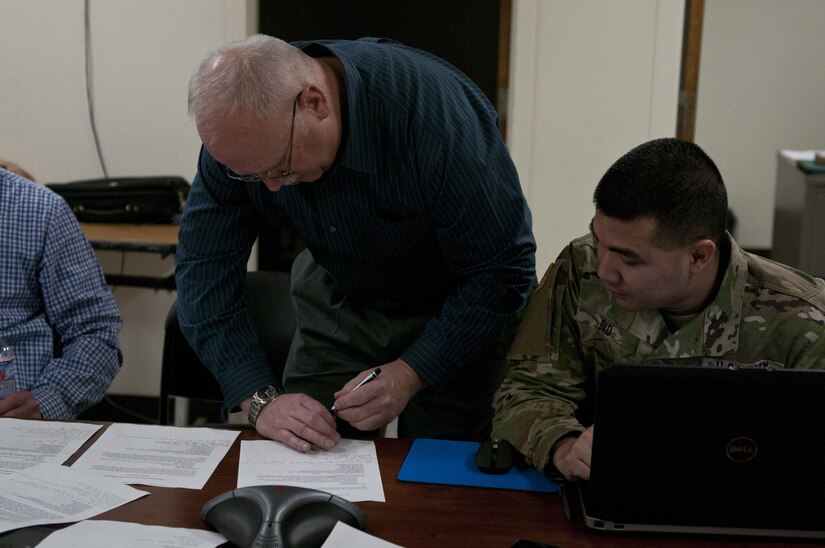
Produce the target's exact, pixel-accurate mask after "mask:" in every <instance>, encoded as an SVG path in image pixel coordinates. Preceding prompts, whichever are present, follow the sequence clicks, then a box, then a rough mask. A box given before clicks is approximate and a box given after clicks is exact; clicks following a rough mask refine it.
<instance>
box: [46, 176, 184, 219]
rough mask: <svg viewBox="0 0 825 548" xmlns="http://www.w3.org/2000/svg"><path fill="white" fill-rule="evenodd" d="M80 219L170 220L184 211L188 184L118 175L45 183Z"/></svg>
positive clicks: (156, 178)
mask: <svg viewBox="0 0 825 548" xmlns="http://www.w3.org/2000/svg"><path fill="white" fill-rule="evenodd" d="M46 186H47V187H49V188H50V189H51V190H53V191H54V192H56V193H57V194H59V195H60V196H62V197H63V199H64V200H66V203H68V204H69V207H71V208H72V211H73V212H74V214H75V216H76V217H77V218H78V220H80V221H90V222H98V223H171V222H176V221H177V220H178V218H179V216H180V214H181V213H182V212H183V204H184V202H185V201H186V196H188V195H189V183H188V182H186V180H185V179H183V178H181V177H171V176H169V177H121V178H109V179H92V180H86V181H75V182H71V183H62V184H60V183H54V184H49V185H46Z"/></svg>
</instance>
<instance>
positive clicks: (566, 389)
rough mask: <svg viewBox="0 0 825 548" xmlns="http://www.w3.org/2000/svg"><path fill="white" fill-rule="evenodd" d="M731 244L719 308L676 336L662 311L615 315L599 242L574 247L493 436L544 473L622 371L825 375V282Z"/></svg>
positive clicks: (538, 318) (525, 348)
mask: <svg viewBox="0 0 825 548" xmlns="http://www.w3.org/2000/svg"><path fill="white" fill-rule="evenodd" d="M730 243H731V253H730V257H731V258H730V261H729V263H728V266H727V270H726V273H725V274H724V277H723V279H722V282H721V286H720V288H719V291H718V293H717V295H716V298H715V299H714V301H713V302H712V303H711V304H710V305H709V306H708V307H707V308H706V309H705V310H704V311H703V312H701V313H699V314H698V315H697V316H696V317H695V318H693V319H692V320H691V321H690V323H688V324H686V325H684V326H682V327H681V328H680V329H679V330H678V331H676V332H675V333H671V332H670V331H669V330H668V328H667V326H666V325H665V322H664V320H663V318H662V316H661V314H660V313H659V311H658V310H650V311H643V312H635V313H634V312H626V311H624V310H621V309H620V308H619V307H618V306H617V305H616V303H615V302H614V301H613V298H612V297H611V295H610V293H609V292H608V291H607V290H605V289H604V288H603V287H602V285H601V283H600V282H599V279H598V276H597V267H598V260H597V257H596V246H595V244H594V241H593V238H592V236H584V237H582V238H579V239H577V240H574V241H573V242H571V243H570V245H569V246H568V247H567V248H566V249H565V250H564V251H563V252H562V253H561V255H560V256H559V258H558V259H557V261H556V262H555V263H554V264H552V265H551V266H550V268H549V269H548V271H547V274H545V276H544V278H543V279H542V281H541V282H540V283H539V285H538V287H537V288H536V291H535V293H534V294H533V296H532V298H531V300H530V303H529V304H528V308H527V310H526V312H525V316H524V319H523V321H522V323H521V326H520V327H519V332H518V334H517V336H516V339H515V341H514V343H513V346H512V348H511V351H510V356H509V357H510V360H511V361H512V362H513V366H512V367H511V368H510V371H509V372H508V374H507V377H506V378H505V380H504V382H503V383H502V385H501V387H500V388H499V390H498V392H497V393H496V395H495V398H494V401H493V406H494V408H495V412H496V414H495V418H494V420H493V435H494V436H495V437H497V438H501V439H507V440H509V441H511V442H512V443H513V445H514V446H515V447H516V448H517V449H518V450H519V451H520V452H521V453H522V454H524V455H525V456H526V457H527V461H528V462H529V463H530V464H531V465H533V466H535V467H536V468H538V469H539V470H544V469H545V466H546V465H547V463H548V459H549V457H550V451H551V448H552V447H553V444H555V443H556V441H558V440H559V439H560V438H561V437H563V436H565V435H568V434H571V433H576V432H579V431H582V430H583V429H584V426H583V424H585V425H589V424H590V422H589V421H592V418H590V417H589V413H590V409H591V408H592V405H593V401H592V400H593V398H592V396H593V392H594V388H593V387H595V386H596V381H597V378H598V375H599V372H600V371H601V370H602V369H603V368H604V367H605V366H606V365H610V364H613V363H635V364H682V365H706V366H708V365H709V366H724V365H727V364H729V363H731V362H733V363H739V364H753V363H757V362H772V363H773V365H776V366H780V367H794V368H816V369H825V336H823V335H825V325H823V324H825V282H823V281H822V280H821V279H818V278H813V277H811V276H808V275H806V274H804V273H802V272H799V271H797V270H794V269H791V268H789V267H787V266H784V265H780V264H778V263H775V262H772V261H769V260H767V259H764V258H761V257H758V256H755V255H752V254H749V253H746V252H745V251H743V250H742V249H741V248H740V247H739V246H738V245H737V244H736V242H735V241H734V240H733V238H730Z"/></svg>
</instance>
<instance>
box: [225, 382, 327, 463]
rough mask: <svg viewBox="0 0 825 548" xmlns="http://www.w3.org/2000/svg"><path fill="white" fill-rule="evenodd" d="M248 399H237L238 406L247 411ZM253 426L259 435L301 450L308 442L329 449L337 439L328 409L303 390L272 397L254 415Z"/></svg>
mask: <svg viewBox="0 0 825 548" xmlns="http://www.w3.org/2000/svg"><path fill="white" fill-rule="evenodd" d="M251 403H252V398H247V399H245V400H244V401H243V402H241V409H242V410H243V412H244V413H245V414H247V415H248V414H249V406H250V404H251ZM255 429H256V430H257V431H258V433H260V434H261V435H262V436H266V437H267V438H269V439H273V440H276V441H280V442H281V443H284V444H286V445H288V446H290V447H292V448H293V449H297V450H298V451H301V452H303V453H306V452H308V451H309V450H310V449H311V448H312V446H315V447H320V448H322V449H332V448H333V447H335V445H336V444H337V443H338V442H339V441H341V435H340V434H338V432H337V431H336V430H335V418H334V417H333V416H332V413H330V412H329V410H328V409H327V408H326V407H324V406H323V405H321V403H320V402H319V401H317V400H314V399H312V398H310V397H309V396H307V395H306V394H281V395H280V396H278V397H277V398H275V399H274V400H272V402H271V403H269V404H268V405H266V406H265V407H264V408H263V409H262V410H261V414H260V415H258V420H257V422H256V423H255Z"/></svg>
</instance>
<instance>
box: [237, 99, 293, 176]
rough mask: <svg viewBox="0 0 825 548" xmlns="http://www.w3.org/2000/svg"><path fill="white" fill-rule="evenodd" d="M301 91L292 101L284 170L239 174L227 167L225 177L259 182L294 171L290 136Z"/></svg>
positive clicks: (291, 135) (290, 173)
mask: <svg viewBox="0 0 825 548" xmlns="http://www.w3.org/2000/svg"><path fill="white" fill-rule="evenodd" d="M303 92H304V91H303V90H301V91H300V92H299V93H298V95H296V96H295V100H294V101H293V102H292V127H290V129H289V152H288V153H287V160H286V171H264V172H263V173H250V174H247V175H240V174H238V173H235V172H234V171H232V170H231V169H229V168H228V167H227V168H226V176H227V177H229V178H230V179H235V180H236V181H243V182H245V183H261V182H263V181H264V179H284V178H286V177H289V176H290V175H293V174H294V173H295V172H294V171H292V138H293V136H294V135H295V112H296V109H297V107H298V98H300V97H301V93H303Z"/></svg>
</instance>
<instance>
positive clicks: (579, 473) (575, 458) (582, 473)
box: [553, 426, 593, 481]
mask: <svg viewBox="0 0 825 548" xmlns="http://www.w3.org/2000/svg"><path fill="white" fill-rule="evenodd" d="M592 454H593V427H592V426H591V427H590V428H588V429H587V430H585V431H584V432H582V434H581V436H579V437H578V438H562V439H561V440H559V442H558V443H556V445H555V446H554V447H553V466H555V467H556V470H558V471H559V472H561V474H562V475H563V476H564V477H565V478H566V479H567V480H570V481H577V480H580V479H582V480H589V479H590V457H591V456H592Z"/></svg>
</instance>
